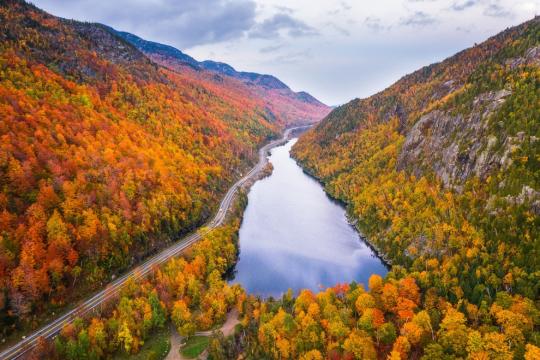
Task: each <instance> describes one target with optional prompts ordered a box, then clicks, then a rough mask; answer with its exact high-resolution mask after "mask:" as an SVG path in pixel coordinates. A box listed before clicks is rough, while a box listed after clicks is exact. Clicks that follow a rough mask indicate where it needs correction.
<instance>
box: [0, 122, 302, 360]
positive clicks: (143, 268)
mask: <svg viewBox="0 0 540 360" xmlns="http://www.w3.org/2000/svg"><path fill="white" fill-rule="evenodd" d="M306 127H307V126H298V127H293V128H289V129H287V130H286V131H285V132H284V134H283V137H282V138H281V139H279V140H275V141H272V142H270V143H268V144H266V145H265V146H263V147H262V148H261V149H260V150H259V162H258V163H257V165H255V166H254V167H253V168H252V169H251V170H250V171H249V172H248V173H247V174H246V175H244V177H242V178H241V179H240V180H238V181H237V182H236V183H234V185H232V186H231V187H230V188H229V190H228V191H227V193H226V194H225V196H224V197H223V200H221V203H220V205H219V209H218V211H217V213H216V215H215V216H214V218H213V219H212V220H210V221H209V222H208V223H206V224H205V225H204V226H203V227H202V228H203V230H200V231H198V232H195V233H193V234H191V235H188V236H186V237H185V238H183V239H181V240H179V241H177V242H176V243H174V244H173V245H171V246H169V247H168V248H166V249H163V250H162V251H161V252H160V253H158V254H156V255H154V256H152V257H150V258H149V259H147V260H146V261H144V262H143V263H141V264H139V265H138V266H136V267H135V268H133V269H131V270H130V271H128V272H127V273H125V274H124V275H122V276H121V277H119V278H117V279H116V280H114V281H112V282H111V283H109V284H108V285H107V286H106V287H105V288H104V289H103V290H101V291H99V292H97V293H96V294H95V295H93V296H91V297H90V298H88V299H87V300H85V301H84V302H82V303H81V304H80V305H78V306H77V307H75V308H74V309H72V310H70V311H68V312H66V313H65V314H63V315H62V316H60V317H58V318H57V319H56V320H54V321H52V322H50V323H49V324H47V325H45V326H43V327H42V328H40V329H38V330H36V331H35V332H33V333H32V334H30V335H28V336H26V337H25V338H24V339H22V340H21V341H19V342H18V343H17V344H15V345H13V346H12V347H10V348H8V349H6V350H4V351H3V352H2V353H0V359H1V360H4V359H6V360H8V359H9V360H11V359H17V358H20V357H21V356H23V355H24V354H25V353H27V352H28V351H30V350H31V349H32V348H33V347H34V346H35V345H36V344H37V342H38V340H39V339H40V338H45V339H51V338H54V337H55V336H56V334H58V332H59V331H60V330H61V329H62V328H63V327H64V326H65V325H66V324H69V323H71V322H73V320H75V318H77V317H82V316H84V315H86V314H88V313H89V312H92V311H94V310H99V307H100V305H102V304H103V303H105V302H107V300H109V299H110V298H113V297H115V296H116V295H118V294H119V292H120V291H121V290H122V288H123V287H124V285H125V284H126V283H127V281H128V280H129V279H134V280H135V281H136V280H139V279H142V278H144V277H146V276H147V275H148V274H150V273H151V272H152V271H153V270H154V268H155V267H156V266H158V265H160V264H162V263H164V262H166V261H167V260H169V259H171V258H173V257H175V256H177V255H178V254H180V253H181V252H182V251H184V250H185V249H186V248H188V247H189V246H191V245H192V244H193V243H194V242H196V241H197V240H200V239H201V238H202V237H203V236H204V235H206V234H207V233H208V232H210V231H211V230H212V229H215V228H216V227H219V226H220V225H221V224H222V223H223V222H224V221H225V216H226V214H227V210H228V209H229V208H230V207H231V205H232V204H233V199H234V196H235V194H236V192H237V190H238V189H239V188H240V187H241V186H242V185H243V184H244V183H245V182H246V181H248V180H249V179H251V178H252V177H254V176H255V175H257V173H259V172H260V171H261V170H262V169H263V168H264V166H265V165H266V162H267V153H268V151H269V150H270V149H271V148H273V147H275V146H278V145H281V144H283V143H284V142H286V141H287V139H288V138H289V135H290V133H291V132H292V131H294V130H299V129H303V128H306Z"/></svg>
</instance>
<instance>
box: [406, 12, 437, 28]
mask: <svg viewBox="0 0 540 360" xmlns="http://www.w3.org/2000/svg"><path fill="white" fill-rule="evenodd" d="M437 22H438V21H437V19H435V18H434V17H433V16H431V15H429V14H426V13H425V12H423V11H415V12H414V13H413V14H411V15H410V16H408V17H406V18H402V19H401V21H400V24H401V25H404V26H415V27H422V26H427V25H432V24H435V23H437Z"/></svg>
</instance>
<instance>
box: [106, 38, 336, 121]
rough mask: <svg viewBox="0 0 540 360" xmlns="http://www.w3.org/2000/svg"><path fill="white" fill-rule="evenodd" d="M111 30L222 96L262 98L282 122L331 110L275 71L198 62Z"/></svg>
mask: <svg viewBox="0 0 540 360" xmlns="http://www.w3.org/2000/svg"><path fill="white" fill-rule="evenodd" d="M111 30H112V31H114V32H115V33H116V34H118V35H119V36H121V37H122V38H123V39H125V40H126V41H128V42H130V43H131V44H133V45H134V46H136V47H137V48H138V49H139V50H141V51H142V52H143V53H144V54H146V55H147V56H148V57H149V58H150V59H152V60H154V61H155V62H156V63H158V64H161V65H163V66H165V67H168V68H170V69H172V70H175V71H178V72H179V73H181V74H183V75H184V76H187V77H189V78H190V79H197V80H198V81H201V82H203V83H204V84H207V85H210V84H212V85H214V86H216V87H218V88H219V89H221V90H226V91H225V93H223V94H222V95H223V96H228V97H231V98H237V99H243V98H249V99H257V100H262V101H263V103H262V104H261V111H262V113H263V115H264V116H265V117H266V118H267V119H268V120H269V121H271V122H275V123H278V124H282V125H291V124H295V125H298V124H309V123H315V122H318V121H319V120H320V119H322V118H323V117H325V116H326V115H327V114H328V113H329V112H330V107H328V106H326V105H324V104H323V103H321V102H320V101H319V100H317V99H316V98H314V97H313V96H311V95H310V94H308V93H306V92H304V91H300V92H294V91H292V90H291V89H290V88H289V87H288V86H287V85H286V84H284V83H283V82H282V81H281V80H279V79H277V78H276V77H274V76H272V75H263V74H257V73H252V72H243V71H236V70H235V69H234V68H233V67H232V66H230V65H228V64H225V63H221V62H215V61H211V60H205V61H201V62H198V61H196V60H195V59H193V58H192V57H190V56H189V55H186V54H184V53H183V52H182V51H180V50H178V49H176V48H174V47H171V46H168V45H163V44H159V43H156V42H153V41H148V40H144V39H141V38H140V37H138V36H136V35H133V34H130V33H127V32H123V31H116V30H114V29H111Z"/></svg>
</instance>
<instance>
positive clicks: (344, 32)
mask: <svg viewBox="0 0 540 360" xmlns="http://www.w3.org/2000/svg"><path fill="white" fill-rule="evenodd" d="M325 26H328V27H331V28H332V29H334V30H336V31H337V32H338V33H340V34H341V35H343V36H351V32H350V31H349V30H347V29H346V28H344V27H342V26H340V25H338V24H336V23H335V22H332V21H329V22H327V23H326V24H325Z"/></svg>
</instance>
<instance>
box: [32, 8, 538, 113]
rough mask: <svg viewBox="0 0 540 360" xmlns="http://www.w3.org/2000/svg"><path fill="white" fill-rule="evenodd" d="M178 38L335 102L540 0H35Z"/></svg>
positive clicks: (433, 57)
mask: <svg viewBox="0 0 540 360" xmlns="http://www.w3.org/2000/svg"><path fill="white" fill-rule="evenodd" d="M32 2H33V3H34V4H35V5H37V6H38V7H40V8H43V9H45V10H47V11H49V12H50V13H52V14H54V15H58V16H62V17H65V18H73V19H77V20H86V21H97V22H101V23H105V24H107V25H110V26H112V27H114V28H116V29H118V30H124V31H129V32H132V33H134V34H136V35H139V36H141V37H143V38H145V39H148V40H153V41H157V42H161V43H165V44H169V45H173V46H175V47H177V48H179V49H180V50H182V51H184V52H186V53H187V54H189V55H191V56H193V57H195V58H196V59H198V60H205V59H211V60H216V61H223V62H226V63H229V64H230V65H232V66H234V67H235V68H236V69H237V70H244V71H255V72H260V73H268V74H272V75H276V76H277V77H279V78H280V79H281V80H283V81H284V82H285V83H287V84H288V85H289V86H291V87H292V88H293V90H296V91H298V90H305V91H308V92H310V93H311V94H312V95H314V96H316V97H317V98H319V99H320V100H322V101H323V102H325V103H327V104H329V105H337V104H341V103H345V102H347V101H349V100H351V99H353V98H356V97H366V96H369V95H371V94H373V93H375V92H377V91H379V90H382V89H383V88H385V87H386V86H388V85H390V84H392V83H393V82H394V81H396V80H397V79H399V78H400V77H401V76H403V75H405V74H407V73H409V72H412V71H414V70H416V69H418V68H419V67H421V66H423V65H427V64H430V63H432V62H435V61H439V60H443V59H444V58H445V57H447V56H450V55H452V54H454V53H455V52H457V51H459V50H461V49H463V48H466V47H469V46H472V45H473V44H474V43H475V42H481V41H483V40H484V39H486V38H487V37H489V36H491V35H494V34H496V33H497V32H499V31H501V30H503V29H505V28H507V27H509V26H513V25H517V24H519V23H521V22H523V21H526V20H529V19H531V18H533V17H534V16H535V15H536V14H540V0H375V1H373V0H369V1H368V0H33V1H32Z"/></svg>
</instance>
